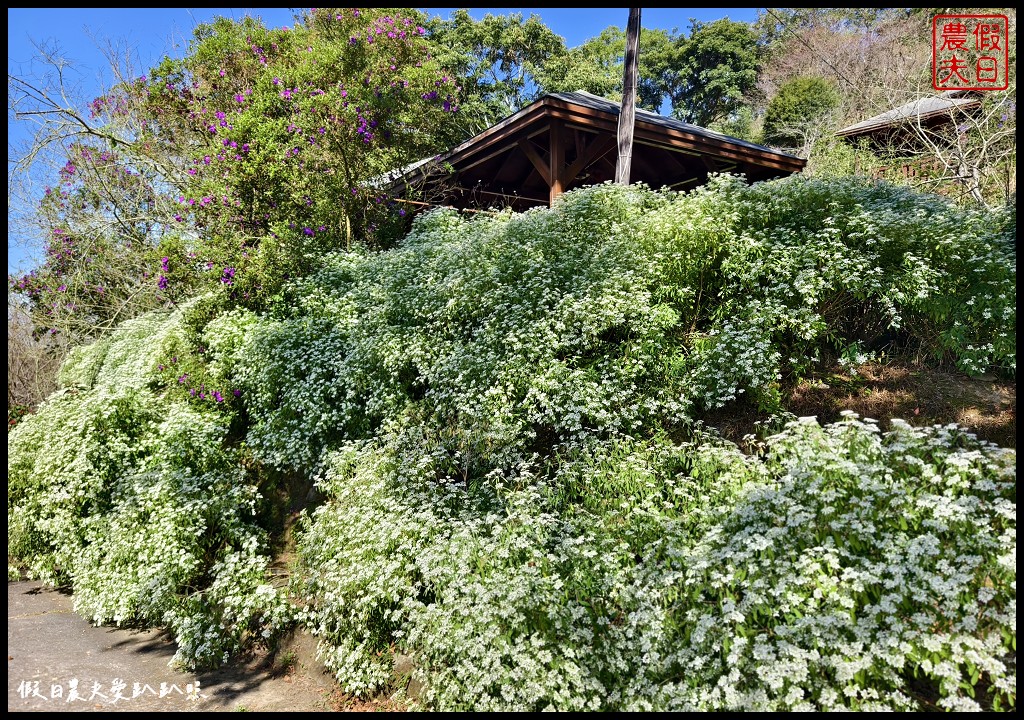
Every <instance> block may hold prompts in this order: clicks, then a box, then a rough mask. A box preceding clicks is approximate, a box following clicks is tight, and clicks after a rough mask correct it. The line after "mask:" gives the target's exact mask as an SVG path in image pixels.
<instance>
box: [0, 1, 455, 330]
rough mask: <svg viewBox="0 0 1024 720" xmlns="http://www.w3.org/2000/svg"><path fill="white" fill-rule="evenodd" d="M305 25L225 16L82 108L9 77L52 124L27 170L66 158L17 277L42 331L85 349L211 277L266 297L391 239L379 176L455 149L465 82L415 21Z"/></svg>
mask: <svg viewBox="0 0 1024 720" xmlns="http://www.w3.org/2000/svg"><path fill="white" fill-rule="evenodd" d="M296 20H297V22H296V25H295V26H294V27H291V28H289V27H283V28H278V29H268V28H266V27H264V26H263V25H262V23H261V22H260V21H259V20H256V19H253V18H245V19H243V20H241V21H239V22H234V21H232V20H228V19H226V18H219V19H217V20H216V21H214V22H213V23H211V24H208V25H201V26H200V27H199V28H197V30H196V32H195V37H194V38H193V40H192V43H191V44H190V46H189V48H188V52H187V53H186V54H185V56H184V57H183V58H181V59H171V58H165V60H164V61H163V62H162V63H160V64H159V66H157V67H155V68H153V69H151V70H150V71H149V72H148V73H147V74H145V75H141V76H134V77H133V78H131V79H125V80H122V81H121V82H120V83H119V84H118V85H116V86H115V87H114V88H113V89H112V90H111V91H110V92H108V93H106V94H105V95H103V96H102V97H99V98H97V99H96V100H94V101H93V102H92V103H91V104H90V106H89V111H88V112H79V111H77V110H75V109H73V108H72V106H71V105H70V104H69V103H68V102H67V101H66V99H65V96H64V94H63V92H62V91H63V88H61V89H60V90H61V91H60V92H48V91H47V90H45V89H43V88H42V87H41V86H37V85H33V84H32V83H30V82H28V81H25V80H23V79H20V78H14V77H9V106H10V107H11V108H12V109H13V110H14V111H15V113H16V116H17V117H19V118H22V119H29V118H35V119H40V118H42V124H41V125H40V131H39V134H38V135H37V136H36V140H35V144H34V145H33V147H32V148H31V149H30V150H29V152H28V153H26V155H25V161H24V162H23V163H21V164H20V165H18V166H17V168H16V169H17V170H18V171H25V170H26V169H27V168H28V167H30V166H31V163H32V161H33V160H34V159H35V158H36V157H38V156H39V153H40V152H41V151H42V150H43V149H45V148H50V149H56V150H57V151H58V152H59V153H61V154H62V155H63V156H64V158H65V163H64V164H63V166H62V167H61V169H60V170H59V173H58V175H59V177H58V179H59V184H57V185H56V186H55V187H53V188H50V189H48V190H47V192H46V194H45V196H44V197H43V199H42V201H41V203H40V206H39V211H38V213H37V215H36V219H37V220H38V222H39V225H40V226H41V229H42V232H43V233H45V235H46V237H47V238H48V245H47V249H46V259H45V260H44V263H43V265H42V267H40V268H37V269H36V270H35V271H34V272H32V273H29V274H28V275H25V276H21V277H12V278H9V289H11V290H14V291H16V292H21V293H24V294H25V295H27V296H28V297H29V299H30V300H31V302H32V305H33V309H34V310H35V316H36V324H37V326H39V327H41V328H45V329H46V330H47V331H51V332H52V333H58V332H59V333H64V334H65V335H68V336H69V337H70V338H72V339H73V340H74V341H80V340H84V339H88V338H90V337H94V336H96V335H97V334H98V333H101V332H103V331H104V330H105V329H106V328H108V327H109V326H110V324H111V323H116V322H119V321H120V320H122V319H124V318H125V317H130V316H133V315H137V314H138V313H139V312H142V311H144V310H146V309H149V308H151V307H154V306H156V305H159V304H162V303H164V302H167V301H172V302H177V301H180V299H182V298H183V297H186V296H188V295H189V294H191V293H193V292H194V291H195V289H196V288H197V287H199V286H201V285H204V284H213V285H215V286H218V287H222V288H224V289H226V290H227V295H226V297H227V298H228V299H229V301H230V302H242V303H255V302H259V300H260V298H264V297H266V296H267V294H268V293H270V292H272V291H273V289H274V287H275V286H276V284H278V283H279V282H280V281H281V279H283V278H285V277H288V276H295V275H297V274H302V273H304V272H306V271H308V269H310V268H311V267H312V266H313V265H314V264H315V262H316V257H317V255H318V254H319V253H322V252H324V251H326V250H330V249H338V248H343V247H350V246H351V245H352V244H353V243H368V244H374V243H377V244H380V243H386V242H387V238H388V237H389V236H388V234H387V233H388V230H389V229H391V228H394V227H396V226H397V227H401V226H403V225H404V221H405V218H404V215H405V211H404V210H402V209H401V208H400V207H399V206H397V205H396V204H395V203H394V202H393V201H392V199H391V198H388V197H386V196H385V195H384V194H383V193H382V192H381V190H380V189H379V187H378V185H379V184H380V183H379V182H378V181H379V179H381V178H382V177H384V175H385V174H386V173H388V172H390V171H393V170H394V169H396V168H398V167H401V166H403V165H404V164H406V163H408V162H410V161H412V160H416V159H420V158H422V157H423V156H425V155H430V154H433V153H436V152H437V151H438V150H440V149H444V148H445V147H446V146H447V143H448V141H450V138H446V137H445V134H444V133H445V131H446V128H448V127H450V126H452V124H453V123H452V118H453V117H454V115H455V114H456V113H457V112H458V110H459V107H460V102H461V100H460V97H461V88H460V87H459V85H458V83H457V82H456V80H455V79H454V78H453V76H452V74H451V73H450V72H448V71H446V70H445V69H444V67H442V66H441V64H440V63H439V62H438V61H437V60H436V59H435V54H434V53H433V52H432V50H431V45H430V42H429V40H428V38H427V31H426V29H425V22H426V20H425V18H424V16H422V15H421V14H420V13H419V12H418V11H409V10H388V9H384V8H371V9H366V10H359V9H348V10H324V9H317V10H310V11H307V12H305V13H304V14H303V15H301V16H298V17H297V18H296Z"/></svg>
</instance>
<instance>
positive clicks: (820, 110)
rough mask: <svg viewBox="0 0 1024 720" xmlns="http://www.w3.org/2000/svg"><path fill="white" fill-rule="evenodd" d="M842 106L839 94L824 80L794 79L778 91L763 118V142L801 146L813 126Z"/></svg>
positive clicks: (815, 78) (812, 78)
mask: <svg viewBox="0 0 1024 720" xmlns="http://www.w3.org/2000/svg"><path fill="white" fill-rule="evenodd" d="M838 106H839V93H838V92H837V91H836V89H835V87H833V85H832V83H830V82H829V81H828V80H826V79H825V78H821V77H798V78H793V79H792V80H790V81H789V82H787V83H786V84H785V85H783V86H782V87H780V88H779V91H778V92H777V93H776V94H775V97H773V98H772V99H771V102H769V103H768V110H767V111H766V112H765V116H764V126H763V131H764V142H765V143H768V144H771V145H778V146H781V147H788V148H796V147H802V146H803V145H804V144H805V143H806V142H807V140H808V131H809V129H810V127H811V126H812V125H813V124H814V123H816V122H820V121H821V120H822V117H823V116H824V115H826V114H827V113H828V112H829V111H831V110H834V109H835V108H836V107H838Z"/></svg>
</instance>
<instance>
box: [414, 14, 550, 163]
mask: <svg viewBox="0 0 1024 720" xmlns="http://www.w3.org/2000/svg"><path fill="white" fill-rule="evenodd" d="M428 28H429V30H430V34H429V39H430V41H431V42H432V44H434V45H435V46H436V48H437V51H438V52H441V53H443V58H444V62H445V64H446V66H449V67H451V68H452V72H453V74H454V75H456V76H457V77H460V78H462V81H461V82H462V87H463V90H464V100H463V102H462V111H461V112H460V117H459V118H458V119H457V121H459V122H461V123H469V128H468V130H469V131H468V132H466V133H465V136H470V135H474V134H476V133H478V132H482V131H484V130H486V129H487V128H488V127H490V126H491V125H493V124H494V123H496V122H498V121H499V120H501V119H503V118H505V117H508V116H509V115H511V114H512V113H514V112H517V111H518V110H520V109H521V108H522V107H523V106H525V105H527V104H529V103H530V102H532V101H533V100H535V99H536V98H537V97H538V95H539V94H540V93H539V91H538V89H537V78H538V76H539V74H540V73H542V72H544V70H545V68H547V67H561V66H562V64H563V63H564V62H565V54H566V49H565V42H564V41H563V40H562V38H561V37H560V36H558V35H556V34H555V33H554V32H552V31H551V29H550V28H548V27H547V26H546V25H544V23H542V22H541V20H540V18H539V17H538V16H537V15H532V14H531V15H530V17H529V18H527V19H526V20H524V19H523V15H522V13H512V14H510V15H492V14H491V13H487V14H486V15H484V17H483V19H482V20H474V19H473V18H472V17H470V15H469V12H468V11H467V10H465V9H458V10H455V11H454V12H452V14H451V17H450V19H448V20H435V21H433V22H431V24H430V25H429V26H428ZM545 91H546V90H545ZM462 139H463V138H458V139H456V140H455V142H452V145H453V146H454V145H455V144H457V142H458V141H461V140H462Z"/></svg>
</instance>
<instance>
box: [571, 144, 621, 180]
mask: <svg viewBox="0 0 1024 720" xmlns="http://www.w3.org/2000/svg"><path fill="white" fill-rule="evenodd" d="M613 147H615V138H613V137H612V136H611V135H600V136H598V137H596V138H594V140H593V142H591V143H590V144H589V145H588V146H587V147H586V148H584V150H583V152H582V153H581V154H580V156H579V157H578V158H576V159H575V160H574V161H573V163H572V164H571V165H569V167H567V168H566V169H565V172H564V173H563V174H562V183H563V185H564V186H565V187H568V186H569V185H570V184H572V181H573V180H575V179H576V176H577V175H579V174H580V173H581V172H583V170H584V169H585V168H586V167H587V166H588V165H590V164H591V163H592V162H594V161H595V160H597V159H599V158H602V157H604V156H605V155H607V154H608V151H609V150H611V149H612V148H613Z"/></svg>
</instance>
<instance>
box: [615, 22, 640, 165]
mask: <svg viewBox="0 0 1024 720" xmlns="http://www.w3.org/2000/svg"><path fill="white" fill-rule="evenodd" d="M639 44H640V8H630V9H629V21H628V22H627V23H626V57H625V60H624V62H623V73H622V104H621V105H620V106H619V122H618V127H617V137H618V142H619V159H618V162H617V163H616V164H615V182H616V183H618V184H619V185H629V171H630V168H631V167H632V165H633V130H634V123H635V119H636V76H637V52H638V49H639Z"/></svg>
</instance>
